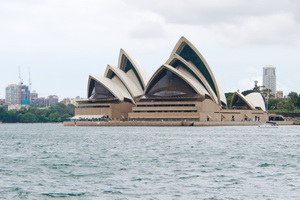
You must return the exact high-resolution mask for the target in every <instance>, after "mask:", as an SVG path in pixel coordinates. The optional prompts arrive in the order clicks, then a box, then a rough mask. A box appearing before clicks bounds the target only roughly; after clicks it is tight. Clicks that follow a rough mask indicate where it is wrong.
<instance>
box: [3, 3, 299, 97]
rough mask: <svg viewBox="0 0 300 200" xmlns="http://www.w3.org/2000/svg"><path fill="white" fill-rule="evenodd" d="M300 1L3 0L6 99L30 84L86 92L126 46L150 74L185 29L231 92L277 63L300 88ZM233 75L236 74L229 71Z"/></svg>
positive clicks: (280, 82)
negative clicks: (10, 89) (11, 89)
mask: <svg viewBox="0 0 300 200" xmlns="http://www.w3.org/2000/svg"><path fill="white" fill-rule="evenodd" d="M299 6H300V2H297V1H293V0H288V1H283V0H279V1H276V2H274V1H271V0H265V1H258V0H255V1H251V2H249V1H245V0H241V1H230V0H225V1H221V2H220V1H209V2H207V1H201V0H200V1H191V0H187V1H185V2H178V3H176V4H174V2H173V1H163V2H161V1H158V0H151V1H143V0H139V1H137V0H129V1H126V2H125V1H123V0H116V1H113V2H98V1H95V0H89V1H83V0H78V1H75V2H74V1H70V0H60V1H58V0H53V1H33V0H29V1H26V2H25V1H8V2H0V11H1V12H0V16H1V17H0V25H1V34H2V37H1V38H0V42H1V44H2V45H1V47H0V52H1V54H0V55H1V59H0V69H1V73H0V98H5V87H6V86H7V85H9V84H17V83H19V75H18V67H20V69H21V76H22V78H23V81H24V84H27V85H28V82H29V75H28V74H29V69H30V74H31V82H32V90H36V91H37V92H38V93H39V94H40V95H41V96H48V95H51V94H55V95H58V96H59V98H60V99H62V98H67V97H69V98H72V97H75V96H81V97H83V98H86V96H87V94H86V87H87V85H86V82H87V77H88V75H90V74H92V75H95V74H102V73H104V70H105V69H106V66H107V64H108V63H111V64H112V65H114V66H116V65H117V63H116V60H117V58H118V53H119V50H120V48H124V49H125V50H127V52H129V54H130V55H134V56H133V58H134V59H136V60H137V61H138V62H139V63H140V65H141V66H142V67H143V68H144V69H145V71H146V73H147V74H148V76H150V75H151V74H153V73H154V71H155V69H157V68H158V67H159V66H160V65H161V63H164V62H166V60H165V58H166V57H168V56H169V49H171V48H172V47H173V45H174V44H175V43H176V41H177V39H178V38H179V37H180V36H185V37H187V38H189V40H190V41H191V42H192V43H193V44H195V46H197V47H198V48H199V50H200V51H201V52H202V54H203V56H204V57H205V58H206V60H207V62H208V63H210V67H211V68H212V70H213V71H215V76H216V78H217V79H218V80H219V82H220V84H221V85H222V86H223V90H224V92H234V91H237V90H240V91H243V90H247V89H251V88H253V82H254V81H255V80H258V81H259V83H258V84H259V85H262V84H263V82H262V73H261V69H262V67H263V66H265V65H273V66H275V67H276V71H277V90H280V91H284V93H285V95H286V94H288V93H289V92H291V91H294V92H297V93H299V92H300V86H298V85H297V84H296V83H297V81H298V72H299V66H300V58H299V55H300V48H299V46H300V34H299V33H300V14H299V13H298V10H297V8H299ZM228 77H230V78H228Z"/></svg>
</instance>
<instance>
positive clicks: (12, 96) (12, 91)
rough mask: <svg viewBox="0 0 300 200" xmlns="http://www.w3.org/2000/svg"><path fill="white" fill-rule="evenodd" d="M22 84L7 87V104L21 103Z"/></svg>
mask: <svg viewBox="0 0 300 200" xmlns="http://www.w3.org/2000/svg"><path fill="white" fill-rule="evenodd" d="M20 99H21V98H20V85H17V84H10V85H8V86H7V87H6V88H5V101H6V103H7V104H21V100H20Z"/></svg>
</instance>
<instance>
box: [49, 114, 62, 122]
mask: <svg viewBox="0 0 300 200" xmlns="http://www.w3.org/2000/svg"><path fill="white" fill-rule="evenodd" d="M49 121H50V122H60V121H61V115H60V114H58V113H51V114H50V115H49Z"/></svg>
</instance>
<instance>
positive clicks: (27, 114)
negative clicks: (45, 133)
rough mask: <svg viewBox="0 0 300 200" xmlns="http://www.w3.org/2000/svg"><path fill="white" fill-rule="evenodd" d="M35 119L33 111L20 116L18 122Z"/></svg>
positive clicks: (31, 121) (34, 120) (30, 121)
mask: <svg viewBox="0 0 300 200" xmlns="http://www.w3.org/2000/svg"><path fill="white" fill-rule="evenodd" d="M37 121H38V118H37V117H36V116H35V115H34V114H33V113H25V114H23V115H22V117H21V118H20V122H24V123H33V122H37Z"/></svg>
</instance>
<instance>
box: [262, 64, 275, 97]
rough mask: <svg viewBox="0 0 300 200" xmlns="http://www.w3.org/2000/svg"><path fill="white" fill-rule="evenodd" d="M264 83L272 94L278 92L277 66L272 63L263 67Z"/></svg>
mask: <svg viewBox="0 0 300 200" xmlns="http://www.w3.org/2000/svg"><path fill="white" fill-rule="evenodd" d="M263 85H264V86H265V88H266V89H270V90H271V91H270V94H273V95H274V96H275V94H276V68H275V67H273V66H272V65H267V66H265V67H263Z"/></svg>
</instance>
